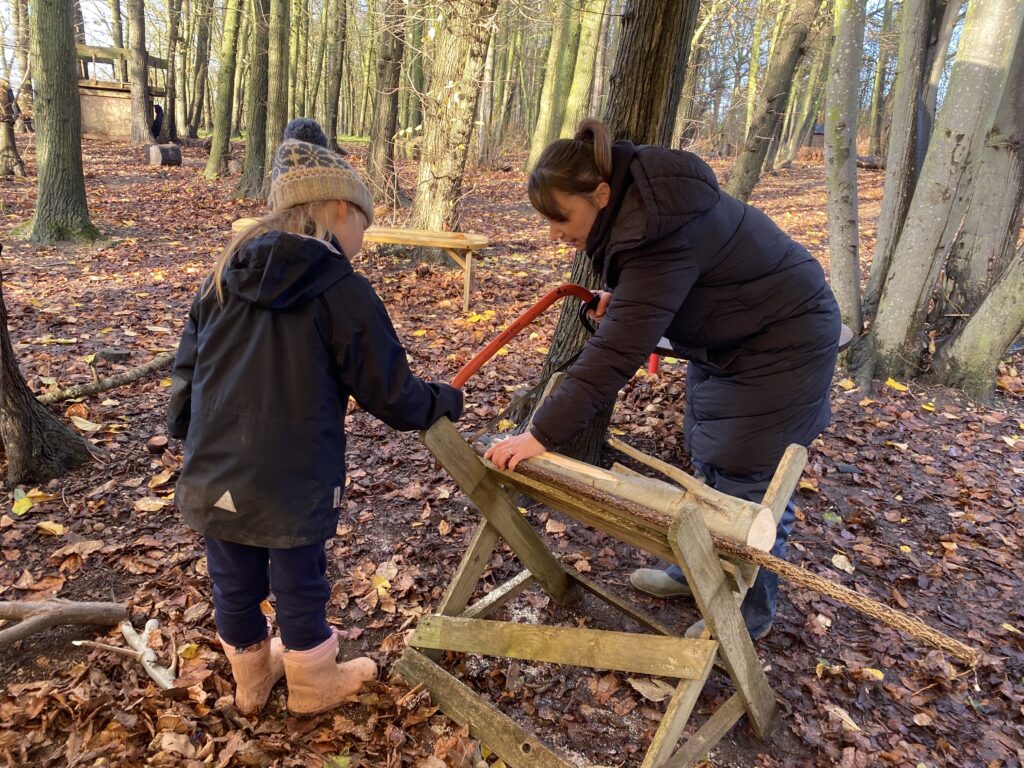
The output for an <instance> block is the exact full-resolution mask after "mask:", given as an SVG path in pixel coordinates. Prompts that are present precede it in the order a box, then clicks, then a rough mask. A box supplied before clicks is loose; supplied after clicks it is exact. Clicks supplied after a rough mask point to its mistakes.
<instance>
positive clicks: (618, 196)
mask: <svg viewBox="0 0 1024 768" xmlns="http://www.w3.org/2000/svg"><path fill="white" fill-rule="evenodd" d="M610 185H611V188H612V191H611V197H610V199H609V202H608V205H607V206H606V207H605V209H604V210H602V211H601V215H600V216H598V218H597V221H596V222H595V223H594V227H593V229H592V230H591V232H590V236H589V237H588V238H587V251H588V253H589V254H590V256H591V257H592V258H593V259H594V261H595V264H602V263H603V262H604V259H605V256H606V254H607V253H609V252H614V251H619V250H622V249H623V248H633V247H638V246H641V245H643V244H645V243H654V242H657V241H658V240H661V239H662V238H663V237H665V236H666V235H669V234H672V233H674V232H677V231H678V230H680V229H682V228H683V227H685V226H686V225H687V224H689V223H690V222H691V221H693V220H694V219H696V218H698V217H700V216H701V215H702V214H704V213H706V212H708V211H710V210H711V209H712V208H714V207H715V204H717V203H718V201H719V199H720V198H721V196H722V193H721V191H720V190H719V187H718V181H717V180H716V178H715V172H714V171H713V170H711V167H710V166H709V165H708V164H707V163H705V162H704V161H703V160H701V159H700V158H699V157H697V156H696V155H695V154H693V153H691V152H684V151H681V150H671V149H666V148H664V147H656V146H648V145H640V146H635V145H634V144H632V143H631V142H628V141H617V142H615V144H614V145H613V146H612V178H611V180H610Z"/></svg>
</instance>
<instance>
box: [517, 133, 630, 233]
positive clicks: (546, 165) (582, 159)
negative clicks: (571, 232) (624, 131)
mask: <svg viewBox="0 0 1024 768" xmlns="http://www.w3.org/2000/svg"><path fill="white" fill-rule="evenodd" d="M611 177H612V137H611V133H609V131H608V127H607V126H606V125H605V124H604V123H602V122H601V121H600V120H598V119H596V118H593V117H588V118H587V119H586V120H584V121H583V122H582V123H580V127H579V128H578V129H577V130H576V135H575V136H574V137H573V138H571V139H559V140H558V141H554V142H552V143H551V144H549V145H548V146H547V147H546V148H545V149H544V151H543V152H542V153H541V155H540V159H539V160H537V165H536V166H534V168H533V170H532V171H530V179H529V182H528V184H527V192H528V194H529V196H530V203H531V204H532V205H533V207H534V208H536V209H537V210H538V211H539V212H540V213H541V215H543V216H544V217H546V218H548V219H552V220H553V221H565V211H563V210H562V208H561V206H560V205H559V204H558V202H557V201H556V200H555V198H554V195H552V194H551V193H552V192H554V191H556V190H557V191H558V192H562V193H564V194H568V195H589V194H590V193H592V192H593V191H594V190H595V189H597V186H598V185H599V184H600V183H601V182H602V181H604V182H607V181H609V180H611Z"/></svg>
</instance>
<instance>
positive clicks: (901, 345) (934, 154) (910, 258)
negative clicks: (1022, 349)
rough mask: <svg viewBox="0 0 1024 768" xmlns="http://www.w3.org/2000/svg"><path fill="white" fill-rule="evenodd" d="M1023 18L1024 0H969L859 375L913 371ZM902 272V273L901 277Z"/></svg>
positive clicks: (898, 373)
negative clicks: (947, 235)
mask: <svg viewBox="0 0 1024 768" xmlns="http://www.w3.org/2000/svg"><path fill="white" fill-rule="evenodd" d="M1022 21H1024V0H971V2H970V4H969V6H968V11H967V20H966V22H965V23H964V29H963V33H962V35H961V39H960V49H961V51H965V52H969V56H968V55H964V56H960V57H958V58H957V60H956V62H955V63H954V66H953V73H952V75H951V76H950V80H949V91H948V95H947V98H946V100H945V102H944V104H943V108H942V111H941V113H940V114H939V117H938V121H937V125H936V130H935V132H934V134H933V136H932V140H931V143H930V145H929V151H928V155H927V157H926V158H925V164H924V168H923V169H922V171H921V178H920V179H919V180H918V183H917V188H916V190H915V192H914V197H913V200H912V201H911V204H910V209H909V211H908V213H907V220H906V224H905V225H904V227H903V231H902V232H901V234H900V238H899V242H898V244H897V246H896V248H895V250H894V251H893V257H892V264H891V266H890V269H889V274H888V276H887V278H886V280H885V283H884V284H883V287H882V297H881V300H880V302H879V305H878V313H877V315H876V317H875V322H874V324H873V325H872V327H871V334H870V336H869V338H868V341H869V348H868V353H869V355H870V357H868V358H867V359H866V360H865V361H864V362H863V366H864V369H862V371H861V375H862V376H863V377H865V378H867V376H868V375H869V374H868V372H867V370H866V369H867V368H868V367H869V366H873V367H872V368H871V372H872V374H873V373H876V372H877V373H879V374H881V375H904V374H907V373H910V374H913V373H914V372H916V370H917V367H918V363H919V361H920V355H921V351H922V349H923V346H924V345H923V344H922V334H923V331H924V328H923V325H924V320H925V316H926V313H927V310H928V305H929V303H930V301H931V297H932V291H933V288H934V287H935V282H936V278H937V277H938V273H939V270H940V269H941V268H942V267H943V265H944V262H945V258H946V248H947V246H948V245H949V243H948V241H947V242H943V235H944V232H946V231H948V230H949V229H950V226H949V225H950V222H951V220H953V219H956V218H958V217H960V216H962V214H963V209H962V207H961V206H962V202H961V201H962V200H963V199H964V198H965V196H966V193H967V192H968V191H969V190H970V188H971V187H972V185H973V183H974V179H973V178H971V177H970V172H971V171H972V170H974V169H975V168H976V165H977V163H976V162H975V161H974V158H975V157H976V156H977V155H978V154H979V153H980V152H981V149H982V146H983V144H984V141H985V138H986V134H987V132H988V130H989V128H990V127H991V126H992V121H993V118H994V116H995V112H996V108H997V107H998V104H999V95H1000V94H1001V93H1002V90H1003V87H1004V85H1005V83H1006V78H1007V71H1008V69H1009V66H1010V62H1011V61H1012V57H1013V53H1014V48H1015V45H1016V42H1017V39H1018V36H1019V34H1020V29H1021V24H1022ZM897 278H898V279H897Z"/></svg>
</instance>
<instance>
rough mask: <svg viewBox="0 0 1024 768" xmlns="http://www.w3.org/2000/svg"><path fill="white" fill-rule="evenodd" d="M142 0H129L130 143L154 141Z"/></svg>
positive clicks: (140, 144)
mask: <svg viewBox="0 0 1024 768" xmlns="http://www.w3.org/2000/svg"><path fill="white" fill-rule="evenodd" d="M144 14H145V10H144V8H143V5H142V0H128V30H129V35H130V36H131V46H132V47H131V59H132V71H131V78H130V81H131V89H132V144H133V145H134V146H137V147H141V146H145V145H146V144H152V143H153V134H152V132H151V128H152V126H153V107H152V105H151V104H150V101H149V66H148V64H149V62H148V61H147V60H146V58H147V56H146V17H145V15H144Z"/></svg>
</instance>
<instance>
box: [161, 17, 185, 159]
mask: <svg viewBox="0 0 1024 768" xmlns="http://www.w3.org/2000/svg"><path fill="white" fill-rule="evenodd" d="M181 3H182V0H167V81H166V87H165V89H164V94H165V96H164V122H163V124H162V125H161V126H160V142H161V143H167V142H168V141H172V140H174V139H176V138H178V122H177V116H178V111H179V110H178V101H179V99H178V96H177V92H176V87H177V73H178V67H177V65H176V64H175V56H183V54H179V53H178V37H179V33H180V29H181Z"/></svg>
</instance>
